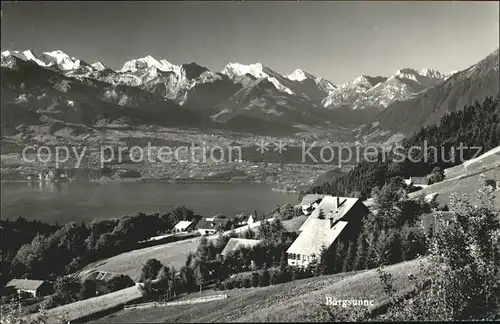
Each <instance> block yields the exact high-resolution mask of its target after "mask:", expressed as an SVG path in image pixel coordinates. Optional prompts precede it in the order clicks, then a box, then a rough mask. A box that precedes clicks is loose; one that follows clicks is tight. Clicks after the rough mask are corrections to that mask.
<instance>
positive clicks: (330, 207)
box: [299, 196, 360, 231]
mask: <svg viewBox="0 0 500 324" xmlns="http://www.w3.org/2000/svg"><path fill="white" fill-rule="evenodd" d="M358 201H360V200H359V198H350V197H336V196H325V197H324V198H323V200H321V202H320V203H319V206H318V207H317V208H316V209H315V210H314V211H313V212H312V213H311V215H310V216H309V218H307V219H306V221H305V222H304V224H302V226H301V227H300V228H299V231H303V230H305V228H306V227H308V226H309V224H310V223H311V221H312V220H313V219H318V216H319V212H320V210H322V211H323V213H324V214H325V218H326V219H328V218H333V223H335V222H336V221H338V220H340V219H341V218H342V217H344V216H345V215H346V214H347V213H348V212H349V211H350V210H351V208H352V207H353V206H354V205H355V204H356V203H357V202H358Z"/></svg>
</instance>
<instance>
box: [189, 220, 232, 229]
mask: <svg viewBox="0 0 500 324" xmlns="http://www.w3.org/2000/svg"><path fill="white" fill-rule="evenodd" d="M228 223H229V219H221V218H210V219H207V218H203V219H201V220H200V221H199V222H198V224H197V225H196V229H216V228H217V227H218V226H219V225H220V226H222V227H223V228H226V227H227V224H228Z"/></svg>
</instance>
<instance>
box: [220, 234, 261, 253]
mask: <svg viewBox="0 0 500 324" xmlns="http://www.w3.org/2000/svg"><path fill="white" fill-rule="evenodd" d="M260 242H262V241H261V240H250V239H242V238H234V237H232V238H230V239H229V241H228V242H227V244H226V246H225V247H224V250H222V252H221V255H223V256H226V255H228V254H229V253H231V252H233V251H236V250H238V249H239V248H241V247H248V248H249V247H254V246H256V245H257V244H259V243H260Z"/></svg>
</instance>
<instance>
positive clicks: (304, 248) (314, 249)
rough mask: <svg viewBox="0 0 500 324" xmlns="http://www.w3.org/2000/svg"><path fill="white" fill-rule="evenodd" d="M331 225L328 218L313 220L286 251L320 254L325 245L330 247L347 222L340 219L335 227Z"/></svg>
mask: <svg viewBox="0 0 500 324" xmlns="http://www.w3.org/2000/svg"><path fill="white" fill-rule="evenodd" d="M329 225H330V221H329V220H328V219H318V218H316V219H313V220H311V222H310V225H309V226H308V227H307V228H306V229H305V230H304V231H302V233H300V235H299V236H298V237H297V239H296V240H295V241H294V242H293V244H292V245H291V246H290V247H289V248H288V250H287V251H286V253H294V254H301V255H313V254H314V255H316V256H319V255H320V254H321V249H322V247H323V246H324V247H326V248H329V247H330V245H332V244H333V242H335V240H336V239H337V237H338V236H339V235H340V233H342V231H343V230H344V228H345V227H346V226H347V222H345V221H338V222H337V223H336V224H335V225H333V227H330V226H329Z"/></svg>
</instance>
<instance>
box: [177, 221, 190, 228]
mask: <svg viewBox="0 0 500 324" xmlns="http://www.w3.org/2000/svg"><path fill="white" fill-rule="evenodd" d="M191 224H193V222H190V221H180V222H178V223H177V224H175V226H174V228H175V229H177V230H183V229H186V228H188V227H189V226H191Z"/></svg>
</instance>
